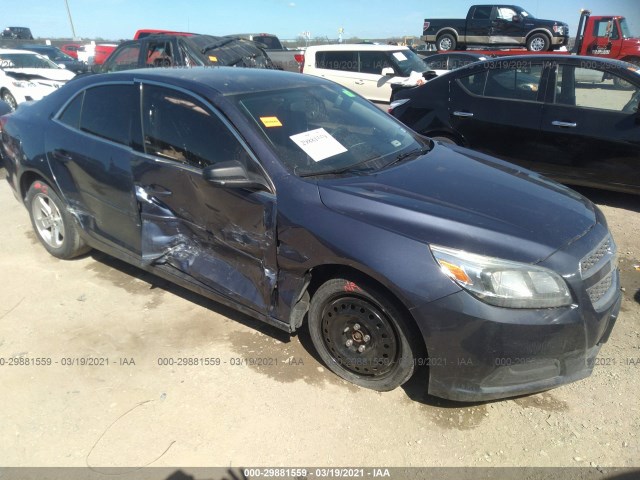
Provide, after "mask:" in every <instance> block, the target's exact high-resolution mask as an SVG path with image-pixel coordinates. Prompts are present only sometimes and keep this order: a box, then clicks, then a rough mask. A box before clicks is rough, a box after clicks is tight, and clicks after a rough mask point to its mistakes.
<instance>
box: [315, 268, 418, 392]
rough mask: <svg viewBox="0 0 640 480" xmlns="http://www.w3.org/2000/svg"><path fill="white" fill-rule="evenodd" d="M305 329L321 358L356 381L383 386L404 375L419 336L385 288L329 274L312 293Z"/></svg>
mask: <svg viewBox="0 0 640 480" xmlns="http://www.w3.org/2000/svg"><path fill="white" fill-rule="evenodd" d="M309 331H310V334H311V339H312V341H313V344H314V346H315V348H316V350H317V351H318V353H319V355H320V357H321V358H322V360H323V361H324V362H325V363H326V365H327V366H328V367H329V368H330V369H331V370H332V371H333V372H334V373H336V374H337V375H339V376H340V377H342V378H344V379H345V380H348V381H350V382H352V383H354V384H356V385H359V386H362V387H366V388H370V389H373V390H378V391H388V390H393V389H394V388H396V387H398V386H400V385H402V384H403V383H404V382H406V381H407V380H409V378H410V377H411V375H412V374H413V371H414V363H415V362H414V357H415V353H416V352H417V351H418V347H417V345H418V339H417V338H416V337H415V336H414V335H412V334H411V333H410V329H409V328H408V324H407V319H405V315H404V314H403V313H402V312H400V310H399V309H398V308H396V306H395V305H394V303H393V302H391V301H390V300H389V299H388V297H387V294H386V293H384V292H380V291H378V290H377V289H376V288H373V287H371V286H367V285H365V284H363V283H361V282H360V283H358V282H354V281H351V280H348V279H333V280H329V281H327V282H326V283H324V284H323V285H322V286H321V287H320V288H319V289H318V290H317V291H316V292H315V294H314V296H313V298H312V299H311V307H310V310H309Z"/></svg>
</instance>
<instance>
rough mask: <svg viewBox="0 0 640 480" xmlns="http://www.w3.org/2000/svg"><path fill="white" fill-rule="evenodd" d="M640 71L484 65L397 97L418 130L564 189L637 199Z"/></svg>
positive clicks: (570, 62) (539, 62) (398, 113)
mask: <svg viewBox="0 0 640 480" xmlns="http://www.w3.org/2000/svg"><path fill="white" fill-rule="evenodd" d="M639 98H640V69H638V67H635V66H634V65H631V64H628V63H624V62H620V61H617V60H608V59H595V58H591V57H579V56H560V57H558V56H544V55H543V56H540V55H536V56H527V57H520V56H519V57H510V58H500V59H492V60H486V61H483V62H480V63H474V64H471V65H468V66H466V67H465V68H463V69H458V70H456V71H453V72H450V73H448V74H446V75H442V76H440V77H438V78H436V79H434V80H431V81H430V82H428V83H427V84H426V85H424V86H422V87H418V88H414V89H410V90H405V91H403V92H399V93H398V95H397V99H396V101H394V102H393V103H392V104H391V106H390V112H391V113H392V114H393V115H394V116H395V117H397V118H398V119H400V120H401V121H402V122H403V123H405V124H406V125H407V126H409V127H411V128H412V129H414V130H415V131H417V132H419V133H421V134H423V135H427V136H430V137H433V138H436V139H438V140H440V141H443V142H447V143H453V144H457V145H462V146H465V147H468V148H472V149H474V150H478V151H481V152H484V153H488V154H490V155H495V156H498V157H500V158H503V159H505V160H508V161H510V162H513V163H515V164H518V165H520V166H522V167H525V168H530V169H533V170H535V171H537V172H540V173H543V174H545V175H547V176H549V177H550V178H553V179H555V180H557V181H560V182H562V183H567V184H571V185H585V186H591V187H599V188H606V189H611V190H618V191H622V192H628V193H635V194H640V168H639V166H640V114H639V113H638V100H639Z"/></svg>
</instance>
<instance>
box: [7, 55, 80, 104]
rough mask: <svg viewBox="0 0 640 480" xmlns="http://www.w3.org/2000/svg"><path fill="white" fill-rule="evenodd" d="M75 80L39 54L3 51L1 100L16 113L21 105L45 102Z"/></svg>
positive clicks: (68, 73)
mask: <svg viewBox="0 0 640 480" xmlns="http://www.w3.org/2000/svg"><path fill="white" fill-rule="evenodd" d="M74 76H75V74H74V73H73V72H70V71H69V70H66V69H65V68H64V67H60V66H58V65H56V64H55V63H53V62H52V61H51V60H49V59H48V58H47V57H45V56H43V55H40V54H38V53H35V52H30V51H26V50H10V49H4V48H3V49H0V98H1V99H2V100H4V101H5V102H7V103H8V104H9V105H10V106H11V108H12V109H13V110H15V109H16V108H18V105H19V104H21V103H22V102H27V101H31V100H40V99H42V98H43V97H45V96H46V95H48V94H50V93H51V92H53V91H54V90H56V89H58V88H60V87H61V86H62V85H64V84H65V83H66V82H67V81H68V80H71V79H72V78H73V77H74Z"/></svg>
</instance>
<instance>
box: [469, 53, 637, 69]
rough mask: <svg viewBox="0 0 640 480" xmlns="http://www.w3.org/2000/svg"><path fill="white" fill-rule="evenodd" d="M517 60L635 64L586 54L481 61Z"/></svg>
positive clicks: (496, 58) (500, 59)
mask: <svg viewBox="0 0 640 480" xmlns="http://www.w3.org/2000/svg"><path fill="white" fill-rule="evenodd" d="M505 61H507V62H511V61H513V62H516V64H517V62H518V61H521V62H522V61H536V63H540V62H541V61H542V62H563V63H573V64H583V65H590V64H594V63H601V64H606V65H610V66H615V67H623V68H627V67H628V66H633V64H631V63H628V62H624V61H622V60H616V59H613V58H600V57H588V56H585V55H554V54H548V55H510V56H508V57H494V58H487V59H486V60H483V61H482V62H481V63H483V64H486V63H496V62H505Z"/></svg>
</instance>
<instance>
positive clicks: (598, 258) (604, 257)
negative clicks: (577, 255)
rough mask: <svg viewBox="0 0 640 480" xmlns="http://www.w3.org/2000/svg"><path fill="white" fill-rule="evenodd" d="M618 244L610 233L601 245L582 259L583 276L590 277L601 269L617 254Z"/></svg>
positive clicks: (581, 271)
mask: <svg viewBox="0 0 640 480" xmlns="http://www.w3.org/2000/svg"><path fill="white" fill-rule="evenodd" d="M615 252H616V244H615V243H614V241H613V238H611V235H608V236H607V238H605V239H604V240H603V241H602V242H601V243H600V245H598V246H597V247H596V248H595V249H594V250H593V251H592V252H591V253H589V254H588V255H587V256H585V257H584V258H583V259H582V260H581V261H580V275H581V276H582V278H586V277H590V276H591V275H593V274H594V273H596V272H597V271H599V270H600V268H602V266H603V265H604V264H605V263H606V262H608V261H609V260H610V258H611V257H613V256H614V255H615Z"/></svg>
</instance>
